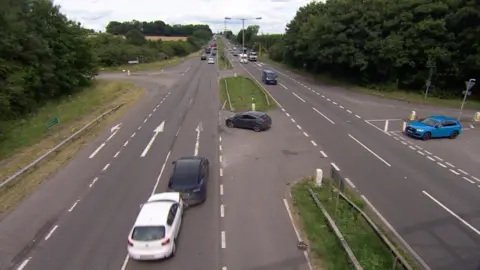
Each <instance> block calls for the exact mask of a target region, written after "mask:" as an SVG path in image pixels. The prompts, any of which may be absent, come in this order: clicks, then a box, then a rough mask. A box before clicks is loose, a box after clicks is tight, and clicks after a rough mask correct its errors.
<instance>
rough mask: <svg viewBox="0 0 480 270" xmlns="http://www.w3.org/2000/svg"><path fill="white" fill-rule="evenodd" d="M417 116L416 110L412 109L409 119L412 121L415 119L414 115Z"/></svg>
mask: <svg viewBox="0 0 480 270" xmlns="http://www.w3.org/2000/svg"><path fill="white" fill-rule="evenodd" d="M416 116H417V114H416V112H415V111H412V113H411V114H410V121H413V120H415V117H416Z"/></svg>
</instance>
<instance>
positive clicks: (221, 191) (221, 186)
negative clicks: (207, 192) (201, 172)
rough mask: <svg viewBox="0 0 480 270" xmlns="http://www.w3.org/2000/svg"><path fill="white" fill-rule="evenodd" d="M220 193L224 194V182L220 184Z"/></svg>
mask: <svg viewBox="0 0 480 270" xmlns="http://www.w3.org/2000/svg"><path fill="white" fill-rule="evenodd" d="M220 195H221V196H223V184H220Z"/></svg>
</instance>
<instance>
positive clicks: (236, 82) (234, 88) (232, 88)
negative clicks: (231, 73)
mask: <svg viewBox="0 0 480 270" xmlns="http://www.w3.org/2000/svg"><path fill="white" fill-rule="evenodd" d="M225 83H226V84H225ZM227 91H228V92H227ZM227 93H228V95H227ZM228 96H230V101H231V103H232V107H233V108H229V107H230V105H229V102H228ZM220 98H221V99H222V103H224V102H225V101H226V102H227V103H226V105H225V108H229V109H230V110H231V111H236V112H242V111H248V110H251V109H252V103H255V110H257V111H266V110H270V109H274V108H275V107H276V106H275V102H274V101H273V100H271V99H270V97H269V96H268V94H266V93H265V92H264V91H263V90H262V89H261V88H260V87H259V86H258V85H257V84H256V83H255V82H254V81H253V80H251V79H250V78H247V77H243V76H237V77H227V78H222V79H220ZM267 100H268V102H267ZM269 103H270V104H269Z"/></svg>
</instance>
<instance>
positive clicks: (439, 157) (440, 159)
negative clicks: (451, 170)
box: [433, 156, 443, 161]
mask: <svg viewBox="0 0 480 270" xmlns="http://www.w3.org/2000/svg"><path fill="white" fill-rule="evenodd" d="M433 157H434V158H436V159H438V160H439V161H443V159H441V158H440V157H438V156H433Z"/></svg>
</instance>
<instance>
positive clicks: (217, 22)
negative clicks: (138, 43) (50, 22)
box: [54, 0, 311, 33]
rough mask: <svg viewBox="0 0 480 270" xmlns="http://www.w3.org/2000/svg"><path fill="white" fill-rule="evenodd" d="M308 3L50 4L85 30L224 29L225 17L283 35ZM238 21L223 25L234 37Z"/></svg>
mask: <svg viewBox="0 0 480 270" xmlns="http://www.w3.org/2000/svg"><path fill="white" fill-rule="evenodd" d="M310 1H311V0H256V1H254V0H54V2H55V4H57V5H60V6H61V7H62V8H61V10H62V13H64V14H66V15H67V16H68V17H69V18H70V19H73V20H75V21H79V22H81V23H82V25H84V26H85V27H88V28H93V29H95V30H102V31H103V30H104V29H105V26H106V25H107V24H108V22H109V21H131V20H133V19H136V20H138V21H155V20H162V21H164V22H166V23H168V24H195V23H201V24H209V25H210V28H212V30H213V31H214V32H216V31H221V30H223V29H224V18H225V17H247V18H255V17H262V19H261V20H259V21H246V22H245V27H246V26H247V25H248V24H258V25H260V32H262V31H263V32H264V33H283V32H284V30H285V25H286V24H287V23H288V22H290V20H291V19H292V18H293V17H294V16H295V13H296V12H297V10H298V8H299V7H301V6H304V5H306V4H307V3H308V2H310ZM241 27H242V25H241V21H235V20H232V21H227V29H229V30H232V31H233V32H234V33H237V32H238V31H239V29H241Z"/></svg>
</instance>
